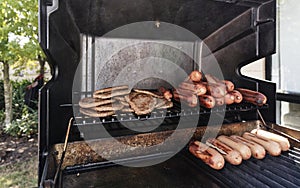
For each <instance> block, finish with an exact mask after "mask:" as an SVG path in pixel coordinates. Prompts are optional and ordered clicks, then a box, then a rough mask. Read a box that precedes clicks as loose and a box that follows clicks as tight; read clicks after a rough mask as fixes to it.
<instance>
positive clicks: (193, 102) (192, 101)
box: [173, 91, 198, 107]
mask: <svg viewBox="0 0 300 188" xmlns="http://www.w3.org/2000/svg"><path fill="white" fill-rule="evenodd" d="M173 95H174V99H175V100H177V101H179V100H180V101H183V102H185V103H187V105H188V106H190V107H196V106H197V105H198V98H197V96H196V95H194V94H190V95H182V94H179V93H178V92H177V91H173Z"/></svg>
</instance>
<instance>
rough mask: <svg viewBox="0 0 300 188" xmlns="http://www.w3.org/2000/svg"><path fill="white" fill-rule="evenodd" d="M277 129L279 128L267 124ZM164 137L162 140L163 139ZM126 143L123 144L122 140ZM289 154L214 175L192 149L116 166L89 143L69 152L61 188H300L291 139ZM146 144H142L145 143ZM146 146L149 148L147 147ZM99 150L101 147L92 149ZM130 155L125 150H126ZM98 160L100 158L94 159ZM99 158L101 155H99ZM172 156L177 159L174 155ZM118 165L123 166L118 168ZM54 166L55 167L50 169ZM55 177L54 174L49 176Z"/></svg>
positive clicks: (231, 130)
mask: <svg viewBox="0 0 300 188" xmlns="http://www.w3.org/2000/svg"><path fill="white" fill-rule="evenodd" d="M259 126H262V122H260V121H249V122H243V123H241V122H239V123H231V124H224V125H223V126H222V128H221V130H220V132H219V134H220V135H221V134H225V135H232V134H236V135H241V134H242V133H244V132H246V131H250V130H252V129H253V128H257V127H259ZM268 126H270V127H273V128H277V127H278V125H275V124H268ZM205 130H206V128H204V127H198V128H197V130H196V131H195V134H194V138H193V139H198V140H199V139H201V137H202V136H203V134H204V132H205ZM280 130H281V131H282V132H285V133H289V134H291V135H293V136H294V137H297V138H299V135H300V133H299V132H298V131H293V130H290V129H286V128H282V127H281V128H280ZM161 134H163V135H164V136H162V135H161ZM168 134H169V133H167V131H163V132H161V133H159V132H158V133H149V134H144V135H137V137H139V138H140V139H142V140H143V139H144V140H145V141H146V140H148V141H149V140H150V141H154V140H156V141H157V140H159V139H161V138H165V137H166V135H168ZM149 135H152V136H149ZM124 140H127V141H126V142H127V143H129V144H130V143H131V142H134V141H135V140H136V137H135V136H132V135H131V136H127V137H124ZM124 140H123V141H124ZM93 142H95V143H90V144H91V145H94V146H96V147H98V148H101V146H103V145H105V148H110V150H111V151H116V150H118V149H117V148H115V146H113V145H109V144H110V142H109V141H107V142H105V141H103V139H99V140H94V141H93ZM290 142H291V148H290V150H288V151H286V152H282V154H281V155H280V156H278V157H273V156H270V155H269V154H267V155H266V157H265V158H264V159H262V160H259V159H255V158H250V159H249V160H247V161H243V162H242V164H241V165H238V166H234V165H231V164H229V163H225V166H224V168H223V169H222V170H219V171H217V170H213V169H212V168H210V167H209V166H207V165H206V164H205V163H203V162H202V161H201V160H200V159H197V158H196V157H194V156H193V155H192V154H190V153H189V151H188V147H185V148H184V149H182V150H181V151H180V152H179V153H178V154H176V155H174V153H173V152H172V151H162V152H158V153H157V152H154V153H143V152H142V153H137V154H136V155H133V156H128V157H125V158H124V154H123V155H121V157H120V158H118V159H115V161H106V160H105V159H103V158H101V157H100V158H99V157H94V154H92V152H94V151H93V149H92V150H91V149H87V148H89V145H86V142H85V141H77V142H73V143H70V144H69V146H68V149H67V153H66V156H65V160H64V163H63V170H62V171H61V173H60V178H59V180H60V182H59V186H60V187H120V186H121V187H141V186H147V187H208V186H209V187H243V186H246V187H289V188H290V187H299V185H300V147H299V146H300V144H299V143H296V142H294V141H292V140H290ZM141 144H143V143H141ZM144 144H145V143H144ZM62 147H63V146H62V144H56V145H55V146H54V147H53V148H52V150H51V152H50V153H52V155H50V156H52V157H53V158H52V159H51V158H50V163H49V164H50V166H57V165H58V162H59V159H60V157H61V153H62ZM94 149H95V150H97V148H94ZM124 152H125V153H126V151H124ZM96 155H97V154H96ZM99 155H101V153H99ZM173 155H174V156H173ZM169 156H173V157H171V158H170V159H168V160H167V161H165V162H163V163H160V164H157V165H154V166H149V167H141V168H132V167H126V165H128V164H135V163H140V162H142V163H145V162H147V161H155V160H159V159H161V158H164V157H169ZM116 162H118V164H124V165H125V166H120V165H117V164H116ZM51 163H54V164H52V165H51ZM48 176H49V177H51V174H48Z"/></svg>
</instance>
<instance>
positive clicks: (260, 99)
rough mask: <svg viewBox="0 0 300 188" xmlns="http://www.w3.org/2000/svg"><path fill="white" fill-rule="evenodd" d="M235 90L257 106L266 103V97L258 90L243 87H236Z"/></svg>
mask: <svg viewBox="0 0 300 188" xmlns="http://www.w3.org/2000/svg"><path fill="white" fill-rule="evenodd" d="M237 90H238V91H239V92H240V93H241V94H242V95H243V99H244V100H245V101H247V102H250V103H253V104H255V105H258V106H262V105H264V104H266V103H267V97H266V96H265V95H264V94H262V93H260V92H258V91H252V90H250V89H244V88H238V89H237Z"/></svg>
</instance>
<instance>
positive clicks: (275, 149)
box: [243, 132, 281, 156]
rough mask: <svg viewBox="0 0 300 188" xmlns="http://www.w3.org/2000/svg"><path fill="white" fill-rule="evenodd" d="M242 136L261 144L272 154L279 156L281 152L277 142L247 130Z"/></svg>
mask: <svg viewBox="0 0 300 188" xmlns="http://www.w3.org/2000/svg"><path fill="white" fill-rule="evenodd" d="M243 137H244V138H246V139H248V140H251V141H253V142H256V143H258V144H260V145H262V146H263V147H264V148H265V149H266V150H267V152H268V153H269V154H270V155H272V156H279V155H280V154H281V147H280V145H279V144H278V143H277V142H274V141H271V140H267V139H263V138H259V137H258V136H257V135H255V134H252V133H248V132H245V133H244V134H243Z"/></svg>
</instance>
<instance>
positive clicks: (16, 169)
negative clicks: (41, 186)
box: [0, 158, 38, 188]
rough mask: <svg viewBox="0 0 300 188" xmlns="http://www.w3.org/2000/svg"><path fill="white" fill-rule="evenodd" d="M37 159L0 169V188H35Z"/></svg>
mask: <svg viewBox="0 0 300 188" xmlns="http://www.w3.org/2000/svg"><path fill="white" fill-rule="evenodd" d="M37 166H38V161H37V158H31V159H29V160H27V161H22V162H17V163H14V164H10V165H7V166H1V167H0V188H29V187H37Z"/></svg>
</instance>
